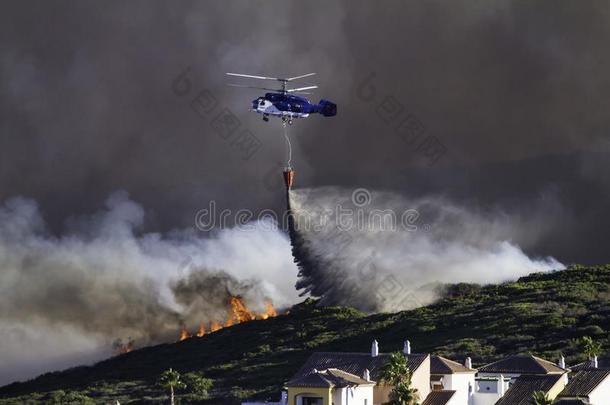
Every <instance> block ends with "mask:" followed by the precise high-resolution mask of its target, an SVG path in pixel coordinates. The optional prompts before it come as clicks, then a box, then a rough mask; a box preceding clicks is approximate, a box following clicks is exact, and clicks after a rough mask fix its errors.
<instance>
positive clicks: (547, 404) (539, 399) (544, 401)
mask: <svg viewBox="0 0 610 405" xmlns="http://www.w3.org/2000/svg"><path fill="white" fill-rule="evenodd" d="M552 403H553V401H552V400H551V399H550V398H549V396H548V395H547V394H545V393H544V392H543V391H536V392H534V395H532V405H551V404H552Z"/></svg>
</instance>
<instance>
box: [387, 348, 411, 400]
mask: <svg viewBox="0 0 610 405" xmlns="http://www.w3.org/2000/svg"><path fill="white" fill-rule="evenodd" d="M380 382H381V383H382V384H384V385H392V386H394V388H393V389H392V392H390V401H389V402H386V404H385V405H417V403H418V402H417V401H418V400H419V394H418V393H417V388H412V387H411V370H409V364H408V361H407V358H406V357H405V356H404V355H403V354H402V353H400V352H395V353H392V354H391V355H390V359H389V360H388V362H387V363H385V364H384V366H383V368H382V369H381V373H380Z"/></svg>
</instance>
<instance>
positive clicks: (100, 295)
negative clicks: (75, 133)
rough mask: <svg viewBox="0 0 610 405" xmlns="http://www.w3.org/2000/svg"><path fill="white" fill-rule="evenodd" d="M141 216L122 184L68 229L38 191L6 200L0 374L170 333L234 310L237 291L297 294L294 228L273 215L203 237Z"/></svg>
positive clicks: (0, 227) (281, 296) (1, 212)
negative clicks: (152, 224) (54, 222)
mask: <svg viewBox="0 0 610 405" xmlns="http://www.w3.org/2000/svg"><path fill="white" fill-rule="evenodd" d="M143 220H144V211H143V209H142V208H141V207H140V206H139V205H137V204H136V203H134V202H132V201H130V200H129V199H128V198H127V196H126V194H125V193H121V192H119V193H115V194H113V195H112V196H110V198H108V200H107V201H106V209H105V210H104V211H103V212H100V213H98V214H95V215H92V216H90V217H86V218H85V217H81V218H74V219H72V220H71V221H69V226H68V230H67V232H66V233H65V234H64V235H63V236H61V237H54V236H52V235H50V234H49V233H48V231H47V229H46V227H45V223H44V220H43V218H42V215H41V213H40V212H39V210H38V208H37V206H36V203H35V202H34V201H32V200H27V199H23V198H14V199H11V200H8V201H7V202H6V203H5V204H4V205H3V206H0V270H1V271H0V341H1V342H2V344H1V345H0V358H1V359H2V362H1V365H0V383H2V382H8V381H12V380H15V379H19V378H24V377H28V376H33V375H34V374H36V373H39V372H42V371H48V370H49V369H56V368H58V367H64V366H68V365H75V364H78V363H81V362H83V361H89V360H93V359H99V358H103V357H106V356H108V355H110V354H112V342H113V341H115V339H122V340H123V342H127V341H128V339H129V338H131V339H133V340H134V341H135V345H136V347H137V346H142V345H145V344H150V343H155V342H164V341H173V340H175V339H176V338H177V336H178V333H179V329H180V327H181V325H183V324H184V325H186V326H187V327H188V328H190V329H195V330H196V328H197V325H198V324H199V322H200V321H203V320H214V319H216V320H218V321H223V320H225V319H227V313H228V312H227V311H228V297H230V296H231V295H242V296H243V298H244V300H245V302H246V304H247V305H249V306H252V308H253V309H255V310H259V309H261V308H263V307H264V304H265V300H266V299H267V298H271V299H272V300H273V302H274V304H276V305H277V306H280V307H282V306H286V305H289V304H291V303H293V302H295V299H296V293H295V291H294V283H295V281H296V268H295V266H294V264H293V261H292V257H291V256H290V246H289V242H288V239H287V237H286V236H285V235H284V234H282V233H281V232H279V231H277V229H272V228H271V227H269V226H268V224H263V223H253V224H252V226H251V227H250V228H249V229H248V230H244V229H225V230H220V231H218V232H217V233H216V234H215V235H213V236H212V237H210V238H201V237H198V236H197V235H196V234H195V233H194V232H192V231H188V230H185V231H175V232H173V233H171V234H168V235H165V236H164V235H160V234H154V233H149V234H142V235H140V234H138V232H137V229H138V227H139V226H140V225H141V224H142V221H143ZM206 269H222V270H206Z"/></svg>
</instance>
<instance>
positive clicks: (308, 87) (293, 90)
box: [286, 86, 318, 93]
mask: <svg viewBox="0 0 610 405" xmlns="http://www.w3.org/2000/svg"><path fill="white" fill-rule="evenodd" d="M317 88H318V86H307V87H297V88H296V89H286V92H287V93H294V92H295V91H302V90H311V89H317Z"/></svg>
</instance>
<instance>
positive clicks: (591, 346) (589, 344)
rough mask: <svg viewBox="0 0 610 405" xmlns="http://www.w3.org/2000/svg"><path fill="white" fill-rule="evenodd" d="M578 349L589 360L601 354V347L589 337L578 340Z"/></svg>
mask: <svg viewBox="0 0 610 405" xmlns="http://www.w3.org/2000/svg"><path fill="white" fill-rule="evenodd" d="M580 347H581V349H582V351H583V353H584V354H585V355H586V356H587V357H588V358H589V360H591V359H592V358H593V357H595V356H598V355H599V354H600V353H601V352H602V345H601V344H600V343H598V342H596V341H594V340H593V338H591V337H590V336H583V337H582V338H580Z"/></svg>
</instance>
